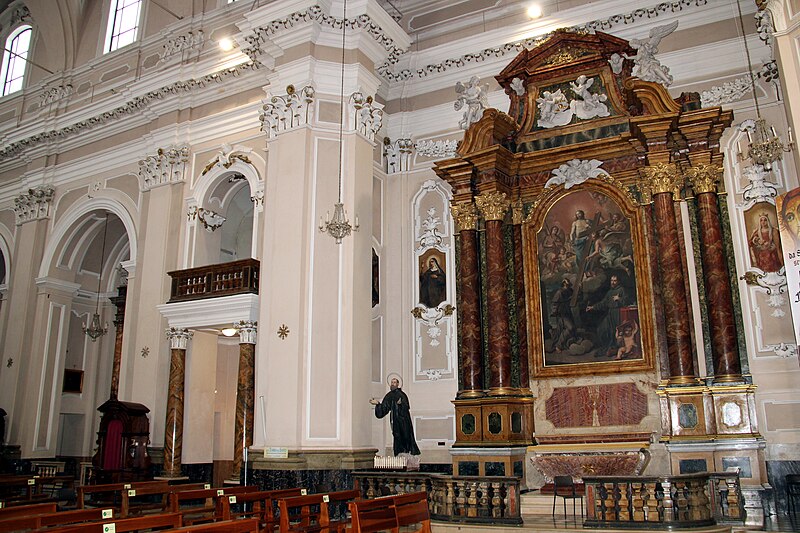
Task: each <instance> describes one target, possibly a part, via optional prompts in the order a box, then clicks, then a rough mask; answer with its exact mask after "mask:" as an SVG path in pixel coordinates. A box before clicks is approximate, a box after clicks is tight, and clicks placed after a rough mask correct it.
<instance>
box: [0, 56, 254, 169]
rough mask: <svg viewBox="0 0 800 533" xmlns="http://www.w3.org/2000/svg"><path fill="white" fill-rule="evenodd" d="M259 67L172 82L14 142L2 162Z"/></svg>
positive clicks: (0, 152)
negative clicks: (64, 124) (90, 115)
mask: <svg viewBox="0 0 800 533" xmlns="http://www.w3.org/2000/svg"><path fill="white" fill-rule="evenodd" d="M257 68H258V65H257V64H256V63H252V62H250V63H242V64H240V65H236V66H235V67H230V68H226V69H223V70H220V71H217V72H212V73H211V74H206V75H205V76H201V77H199V78H192V79H189V80H186V81H176V82H175V83H170V84H169V85H165V86H164V87H161V88H159V89H156V90H154V91H148V92H146V93H145V94H143V95H142V96H137V97H135V98H132V99H131V100H128V101H127V102H125V103H124V104H123V105H121V106H118V107H115V108H114V109H112V110H110V111H105V112H103V113H100V114H99V115H95V116H93V117H90V118H87V119H85V120H81V121H80V122H76V123H75V124H72V125H70V126H65V127H63V128H60V129H57V130H49V131H45V132H42V133H37V134H36V135H32V136H30V137H26V138H25V139H21V140H19V141H16V142H13V143H11V144H9V145H8V146H6V147H4V148H3V149H2V150H0V161H3V160H6V159H10V158H12V157H14V156H15V155H17V154H19V153H20V152H22V151H23V150H25V149H28V148H33V147H35V146H37V145H40V144H42V143H46V142H48V141H53V140H62V139H64V138H66V137H71V136H73V135H77V134H78V133H82V132H84V131H87V130H90V129H92V128H94V127H96V126H100V125H103V124H106V123H108V122H109V121H112V120H117V119H120V118H122V117H125V116H127V115H135V114H139V113H141V112H142V109H144V108H145V107H147V106H148V105H149V104H150V103H151V102H154V101H158V100H162V99H164V98H165V97H168V96H172V95H178V94H182V93H186V92H190V91H194V90H197V89H202V88H205V87H206V86H207V85H209V84H211V83H212V82H213V83H220V82H222V81H224V80H225V79H227V78H228V77H231V76H234V77H235V76H239V75H240V74H241V73H243V72H246V71H248V70H255V69H257Z"/></svg>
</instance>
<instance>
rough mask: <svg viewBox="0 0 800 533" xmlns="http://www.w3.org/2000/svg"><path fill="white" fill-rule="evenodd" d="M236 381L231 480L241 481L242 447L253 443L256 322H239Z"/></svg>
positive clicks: (244, 447)
mask: <svg viewBox="0 0 800 533" xmlns="http://www.w3.org/2000/svg"><path fill="white" fill-rule="evenodd" d="M236 328H237V329H238V330H239V382H238V384H237V387H236V422H235V426H234V438H233V470H232V471H231V480H234V481H240V476H241V471H242V464H243V463H244V450H245V449H246V448H249V447H250V446H252V445H253V412H254V405H253V402H254V399H253V398H254V396H255V387H256V383H255V370H256V369H255V354H256V336H257V334H258V330H257V328H258V323H257V322H239V324H237V325H236Z"/></svg>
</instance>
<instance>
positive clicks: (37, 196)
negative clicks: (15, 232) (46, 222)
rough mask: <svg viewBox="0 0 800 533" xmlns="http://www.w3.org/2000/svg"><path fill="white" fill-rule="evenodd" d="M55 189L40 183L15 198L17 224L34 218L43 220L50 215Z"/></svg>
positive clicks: (19, 224)
mask: <svg viewBox="0 0 800 533" xmlns="http://www.w3.org/2000/svg"><path fill="white" fill-rule="evenodd" d="M54 194H55V189H53V187H50V186H49V185H48V186H44V185H40V186H38V187H32V188H30V189H28V192H27V193H23V194H20V195H19V196H17V197H16V198H14V214H15V215H16V219H17V226H21V225H22V224H24V223H26V222H30V221H32V220H42V219H44V218H47V217H49V216H50V205H51V204H52V203H53V196H54Z"/></svg>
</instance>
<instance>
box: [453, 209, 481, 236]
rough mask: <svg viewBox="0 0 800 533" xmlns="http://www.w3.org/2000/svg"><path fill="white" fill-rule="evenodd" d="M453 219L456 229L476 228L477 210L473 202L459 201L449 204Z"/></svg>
mask: <svg viewBox="0 0 800 533" xmlns="http://www.w3.org/2000/svg"><path fill="white" fill-rule="evenodd" d="M450 212H451V213H452V214H453V220H455V222H456V231H468V230H476V229H478V210H477V209H476V208H475V204H474V203H473V202H461V203H458V204H453V205H451V206H450Z"/></svg>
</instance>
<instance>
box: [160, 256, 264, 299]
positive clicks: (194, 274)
mask: <svg viewBox="0 0 800 533" xmlns="http://www.w3.org/2000/svg"><path fill="white" fill-rule="evenodd" d="M258 269H259V262H258V260H256V259H242V260H240V261H232V262H230V263H221V264H217V265H208V266H202V267H196V268H188V269H185V270H174V271H172V272H168V274H169V276H170V278H172V288H171V290H170V298H169V302H168V303H173V302H184V301H189V300H199V299H201V298H215V297H218V296H231V295H234V294H247V293H250V294H258Z"/></svg>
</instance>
